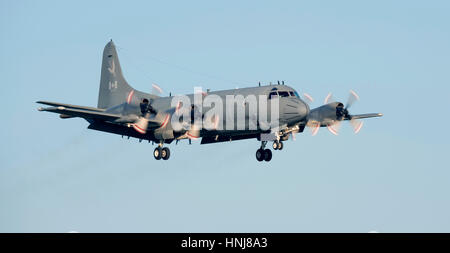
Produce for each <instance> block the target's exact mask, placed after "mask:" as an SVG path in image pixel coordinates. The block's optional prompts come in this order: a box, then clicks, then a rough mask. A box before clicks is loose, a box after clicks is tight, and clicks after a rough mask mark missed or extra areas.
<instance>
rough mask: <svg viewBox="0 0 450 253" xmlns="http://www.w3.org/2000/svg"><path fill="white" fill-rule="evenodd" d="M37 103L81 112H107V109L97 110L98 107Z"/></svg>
mask: <svg viewBox="0 0 450 253" xmlns="http://www.w3.org/2000/svg"><path fill="white" fill-rule="evenodd" d="M36 103H38V104H43V105H50V106H64V107H65V108H73V109H81V110H88V111H96V112H104V111H105V109H100V108H96V107H89V106H82V105H71V104H63V103H58V102H49V101H37V102H36Z"/></svg>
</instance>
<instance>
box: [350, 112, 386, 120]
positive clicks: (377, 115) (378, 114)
mask: <svg viewBox="0 0 450 253" xmlns="http://www.w3.org/2000/svg"><path fill="white" fill-rule="evenodd" d="M381 116H383V114H382V113H366V114H357V115H352V119H365V118H374V117H381Z"/></svg>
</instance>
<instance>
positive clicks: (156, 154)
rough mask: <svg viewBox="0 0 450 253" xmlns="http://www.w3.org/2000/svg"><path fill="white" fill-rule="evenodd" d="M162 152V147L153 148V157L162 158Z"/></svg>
mask: <svg viewBox="0 0 450 253" xmlns="http://www.w3.org/2000/svg"><path fill="white" fill-rule="evenodd" d="M161 153H162V152H161V148H160V147H157V148H155V150H153V157H155V159H156V160H161Z"/></svg>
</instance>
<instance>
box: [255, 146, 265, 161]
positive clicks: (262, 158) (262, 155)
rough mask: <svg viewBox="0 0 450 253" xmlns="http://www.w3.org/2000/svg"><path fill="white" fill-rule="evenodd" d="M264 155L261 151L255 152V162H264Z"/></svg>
mask: <svg viewBox="0 0 450 253" xmlns="http://www.w3.org/2000/svg"><path fill="white" fill-rule="evenodd" d="M265 153H266V152H264V150H263V149H261V148H260V149H258V150H256V160H258V162H261V161H262V160H264V157H265Z"/></svg>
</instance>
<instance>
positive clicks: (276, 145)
mask: <svg viewBox="0 0 450 253" xmlns="http://www.w3.org/2000/svg"><path fill="white" fill-rule="evenodd" d="M278 146H279V144H278V142H276V141H274V142H273V144H272V148H273V150H277V149H278Z"/></svg>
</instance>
